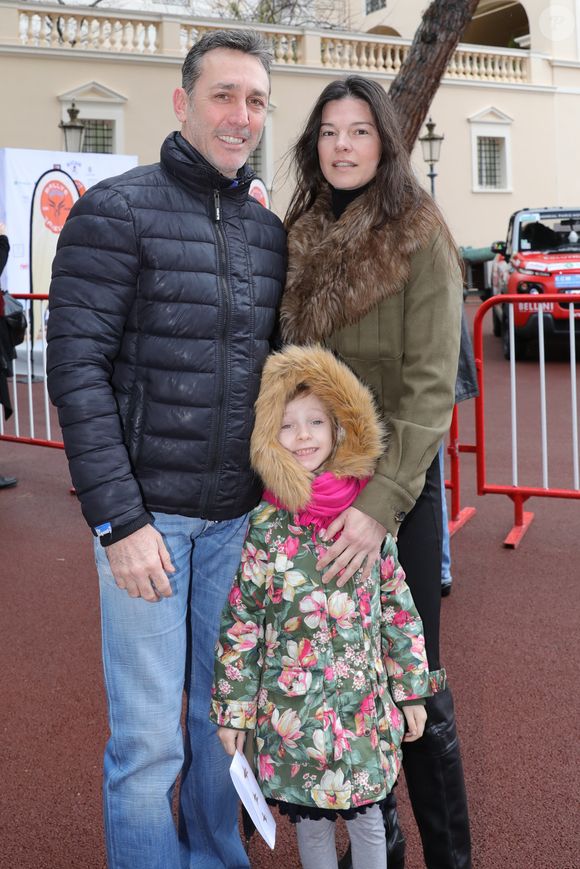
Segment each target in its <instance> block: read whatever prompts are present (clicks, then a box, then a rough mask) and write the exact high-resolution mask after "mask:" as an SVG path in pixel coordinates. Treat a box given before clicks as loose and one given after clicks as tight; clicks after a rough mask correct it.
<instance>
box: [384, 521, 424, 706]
mask: <svg viewBox="0 0 580 869" xmlns="http://www.w3.org/2000/svg"><path fill="white" fill-rule="evenodd" d="M381 622H382V630H381V633H382V644H383V658H384V663H385V667H386V670H387V674H388V676H389V687H390V691H391V695H392V697H393V700H394V701H395V703H397V704H398V705H399V706H404V705H405V704H406V703H407V702H409V701H416V700H418V699H420V698H424V697H428V696H430V695H431V694H432V693H433V691H432V684H431V683H432V680H431V678H430V674H429V665H428V663H427V656H426V654H425V638H424V636H423V623H422V621H421V617H420V616H419V613H418V612H417V609H416V607H415V604H414V602H413V598H412V596H411V591H410V589H409V586H408V585H407V583H406V582H405V571H404V570H403V568H402V567H401V565H400V564H399V560H398V555H397V546H396V543H395V541H394V540H393V538H392V537H391V535H390V534H387V537H386V539H385V543H384V546H383V552H382V557H381Z"/></svg>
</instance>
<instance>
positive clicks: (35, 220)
mask: <svg viewBox="0 0 580 869" xmlns="http://www.w3.org/2000/svg"><path fill="white" fill-rule="evenodd" d="M78 198H79V191H78V189H77V186H76V184H75V182H74V178H72V177H71V176H70V175H69V174H68V172H65V171H64V170H63V169H59V168H54V169H49V170H48V171H47V172H43V174H42V175H41V176H40V178H39V179H38V181H37V182H36V184H35V186H34V192H33V194H32V202H31V205H30V292H31V293H48V287H49V285H50V275H51V269H52V261H53V259H54V255H55V253H56V244H57V242H58V237H59V235H60V232H61V230H62V228H63V226H64V224H65V221H66V219H67V217H68V216H69V213H70V210H71V208H72V207H73V205H74V204H75V202H76V201H77V199H78Z"/></svg>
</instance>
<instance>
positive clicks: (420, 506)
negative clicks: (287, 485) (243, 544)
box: [398, 456, 471, 869]
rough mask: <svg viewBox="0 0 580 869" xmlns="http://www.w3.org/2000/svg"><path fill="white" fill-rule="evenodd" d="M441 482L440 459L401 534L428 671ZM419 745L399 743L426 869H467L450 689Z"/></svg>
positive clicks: (434, 702) (434, 663) (435, 636)
mask: <svg viewBox="0 0 580 869" xmlns="http://www.w3.org/2000/svg"><path fill="white" fill-rule="evenodd" d="M441 542H442V517H441V478H440V474H439V458H438V456H435V459H434V461H433V463H432V465H431V467H430V468H429V470H428V472H427V477H426V480H425V487H424V489H423V492H422V493H421V495H420V497H419V498H418V500H417V503H416V505H415V507H414V508H413V510H412V511H411V512H410V513H409V515H408V516H407V518H406V519H405V521H404V522H403V523H402V525H401V528H400V531H399V539H398V547H399V560H400V562H401V565H402V566H403V569H404V571H405V574H406V577H407V583H408V585H409V588H410V589H411V593H412V595H413V598H414V600H415V605H416V607H417V609H418V611H419V615H420V616H421V618H422V620H423V630H424V634H425V646H426V650H427V657H428V660H429V668H430V669H431V670H437V669H439V667H440V666H441V662H440V655H439V627H440V612H441ZM426 709H427V724H426V727H425V732H424V734H423V737H422V738H421V739H419V740H418V741H417V742H409V743H403V769H404V771H405V778H406V781H407V789H408V791H409V798H410V800H411V805H412V807H413V813H414V815H415V820H416V821H417V827H418V828H419V833H420V835H421V841H422V844H423V856H424V858H425V865H426V866H427V867H428V869H470V867H471V841H470V832H469V814H468V809H467V796H466V793H465V784H464V780H463V766H462V763H461V752H460V747H459V740H458V737H457V730H456V727H455V711H454V707H453V698H452V696H451V691H450V690H449V688H447V689H445V690H444V691H441V692H440V693H438V694H435V695H434V696H433V697H429V698H428V700H427V704H426Z"/></svg>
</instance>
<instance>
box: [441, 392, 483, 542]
mask: <svg viewBox="0 0 580 869" xmlns="http://www.w3.org/2000/svg"><path fill="white" fill-rule="evenodd" d="M473 452H475V446H474V445H471V444H460V443H459V422H458V414H457V405H455V407H454V408H453V416H452V417H451V428H450V429H449V443H448V446H447V454H448V455H449V480H445V488H446V489H449V490H450V492H451V510H450V512H449V535H450V536H451V537H453V535H454V534H455V532H456V531H459V529H460V528H462V527H463V526H464V525H465V523H466V522H469V520H470V519H471V518H473V516H475V513H476V509H475V507H463V508H462V507H461V465H460V461H459V453H473Z"/></svg>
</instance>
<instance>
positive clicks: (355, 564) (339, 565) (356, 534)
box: [316, 507, 387, 586]
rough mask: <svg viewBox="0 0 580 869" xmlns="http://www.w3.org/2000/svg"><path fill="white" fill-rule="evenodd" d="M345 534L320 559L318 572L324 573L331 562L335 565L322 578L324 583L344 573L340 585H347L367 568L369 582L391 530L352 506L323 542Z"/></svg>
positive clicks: (329, 531)
mask: <svg viewBox="0 0 580 869" xmlns="http://www.w3.org/2000/svg"><path fill="white" fill-rule="evenodd" d="M339 531H341V532H342V533H341V535H340V538H339V539H338V540H337V541H336V542H335V543H333V544H332V546H330V547H329V549H327V551H326V552H325V554H324V556H323V557H322V558H320V559H319V560H318V563H317V565H316V569H317V570H322V569H323V568H324V567H326V565H327V564H330V562H331V561H332V562H334V563H333V564H332V566H331V567H329V568H328V570H327V571H326V573H325V574H324V575H323V577H322V581H323V582H330V580H331V579H332V578H333V577H334V576H337V575H338V574H340V578H339V579H338V580H337V582H336V584H337V585H338V586H343V585H344V584H345V583H346V582H348V580H349V579H350V578H351V576H353V575H354V574H355V573H356V572H357V570H359V568H360V567H361V566H362V565H363V563H364V562H365V559H366V564H365V565H364V569H363V573H362V579H363V580H364V579H368V577H369V576H370V572H371V568H372V566H373V564H374V563H375V561H377V560H378V558H379V556H380V554H381V546H382V543H383V540H384V539H385V536H386V534H387V529H386V528H383V526H382V525H381V524H380V523H379V522H377V521H376V519H371V517H370V516H367V514H366V513H363V512H362V511H361V510H357V508H356V507H349V508H348V510H345V511H344V513H341V514H340V516H338V517H337V518H336V519H335V520H334V522H332V523H331V524H330V525H329V527H328V528H327V529H326V533H325V534H324V535H321V536H322V539H323V540H332V538H333V537H336V535H337V534H338V532H339Z"/></svg>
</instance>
